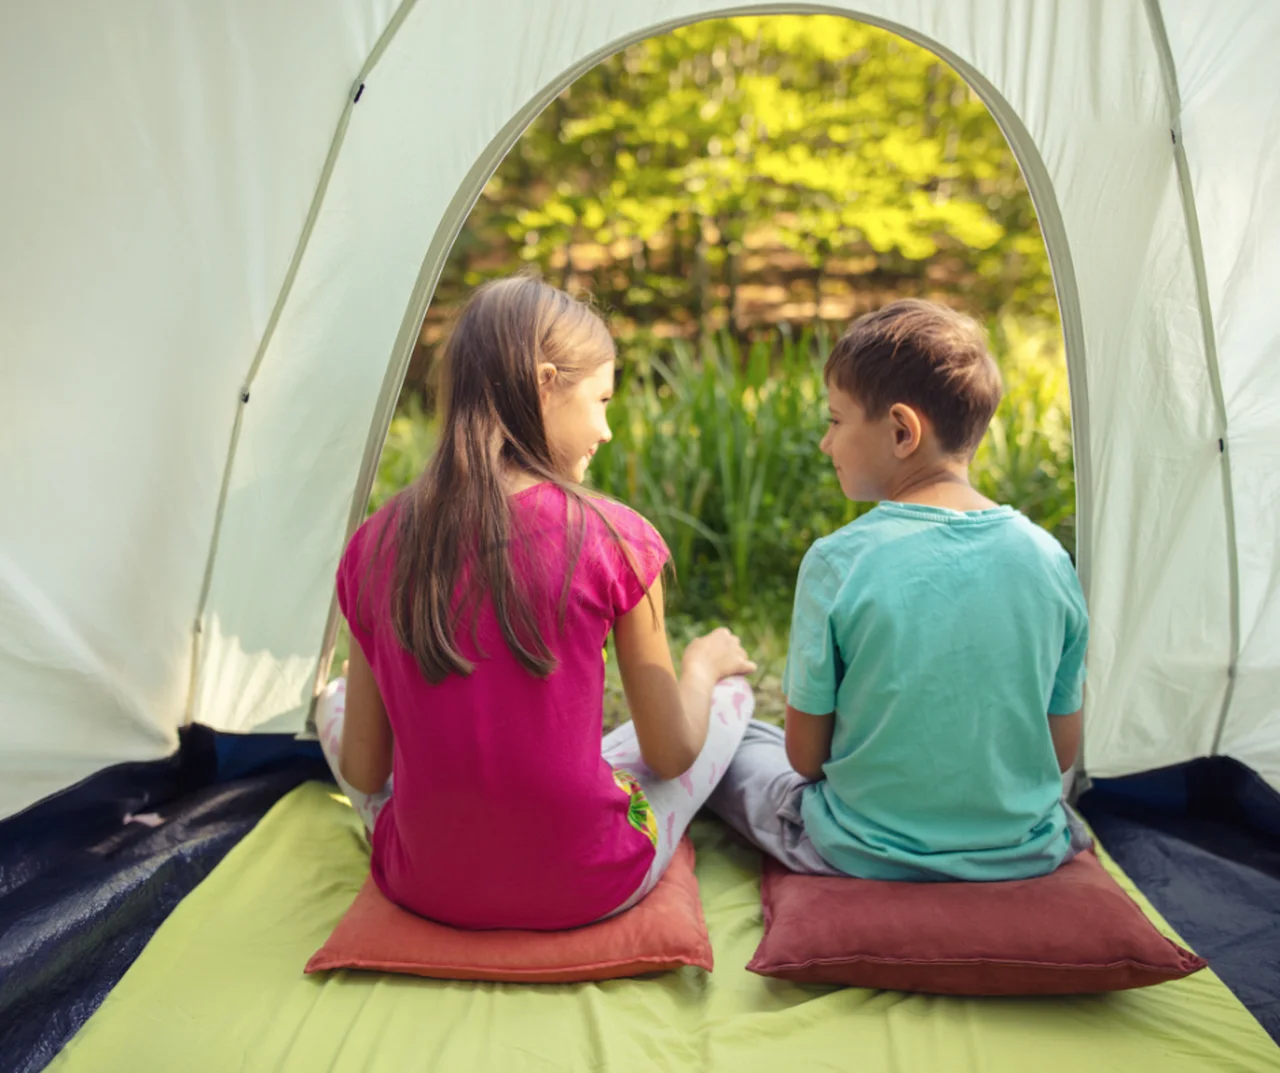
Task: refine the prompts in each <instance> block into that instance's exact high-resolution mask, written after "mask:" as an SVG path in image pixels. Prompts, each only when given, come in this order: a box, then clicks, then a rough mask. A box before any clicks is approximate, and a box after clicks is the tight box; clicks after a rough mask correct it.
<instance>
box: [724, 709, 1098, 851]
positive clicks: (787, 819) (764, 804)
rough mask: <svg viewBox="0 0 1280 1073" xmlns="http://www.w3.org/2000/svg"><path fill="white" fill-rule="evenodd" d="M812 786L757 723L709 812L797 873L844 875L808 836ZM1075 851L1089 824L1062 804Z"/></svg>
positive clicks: (773, 730)
mask: <svg viewBox="0 0 1280 1073" xmlns="http://www.w3.org/2000/svg"><path fill="white" fill-rule="evenodd" d="M808 785H809V781H808V780H807V779H806V778H805V777H804V776H803V775H798V774H796V772H795V771H794V770H793V769H792V767H791V763H790V761H788V760H787V744H786V735H785V734H783V732H782V730H781V729H780V728H779V727H776V726H771V725H770V724H768V723H761V722H758V721H756V720H754V719H753V720H752V721H751V723H750V724H749V725H748V726H747V730H746V733H745V734H744V735H743V738H742V744H741V745H740V746H738V753H737V755H736V756H735V757H734V758H733V763H732V764H731V765H729V770H728V771H727V772H726V773H725V775H724V777H723V778H722V779H721V780H720V783H719V785H718V786H717V787H716V789H715V791H714V792H713V793H712V794H711V796H710V797H709V798H708V799H707V808H709V809H710V810H711V811H712V812H714V813H715V814H716V815H717V816H719V817H720V818H721V819H722V820H724V822H725V823H727V824H728V825H729V826H730V827H732V828H733V829H734V830H735V831H737V832H738V833H739V834H740V835H742V836H743V838H745V839H746V840H747V841H748V842H750V843H751V844H752V845H753V846H755V847H756V848H757V849H759V850H762V851H763V852H765V853H767V854H769V856H771V857H774V858H776V859H777V860H778V861H780V862H781V863H782V864H784V865H786V866H787V867H788V868H789V869H791V871H793V872H801V873H803V874H805V875H815V876H838V875H843V873H842V872H840V871H839V870H838V869H835V868H833V867H832V866H831V865H829V864H828V863H827V862H826V861H824V860H823V859H822V856H821V855H820V854H819V853H818V851H817V849H816V848H815V847H814V845H813V843H812V842H811V841H809V836H808V835H807V834H805V831H804V821H803V820H802V819H801V816H800V800H801V797H802V796H803V794H804V788H805V787H806V786H808ZM1062 804H1063V808H1064V809H1065V810H1066V813H1067V826H1068V828H1069V829H1070V832H1071V848H1070V849H1069V850H1068V851H1067V856H1066V857H1065V858H1064V859H1063V863H1064V864H1065V863H1066V862H1067V861H1069V860H1071V858H1072V857H1074V856H1075V855H1076V854H1077V853H1080V852H1081V851H1082V850H1085V849H1088V848H1089V847H1090V846H1091V845H1093V839H1092V838H1091V837H1090V836H1089V830H1088V828H1087V827H1085V825H1084V821H1082V820H1081V819H1080V817H1079V816H1078V815H1076V811H1075V809H1073V808H1072V807H1071V806H1070V805H1068V804H1067V802H1066V800H1065V798H1064V799H1063V802H1062Z"/></svg>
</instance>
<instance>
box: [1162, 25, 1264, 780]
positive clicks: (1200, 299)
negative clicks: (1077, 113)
mask: <svg viewBox="0 0 1280 1073" xmlns="http://www.w3.org/2000/svg"><path fill="white" fill-rule="evenodd" d="M1145 5H1146V9H1147V21H1148V22H1149V23H1150V24H1151V36H1152V38H1153V40H1154V42H1155V47H1156V52H1157V54H1158V55H1159V57H1160V73H1161V75H1162V76H1163V78H1164V86H1165V94H1166V95H1167V97H1168V99H1169V113H1170V124H1169V134H1170V138H1171V140H1172V142H1173V159H1174V164H1175V166H1176V168H1177V172H1178V193H1179V195H1180V196H1181V199H1182V213H1183V217H1184V219H1185V221H1186V227H1187V244H1188V245H1189V246H1190V247H1191V262H1192V269H1193V271H1194V274H1195V281H1196V304H1197V306H1198V308H1199V311H1200V329H1201V334H1202V336H1203V342H1204V354H1205V360H1206V362H1207V363H1208V367H1209V383H1210V384H1211V385H1212V388H1213V402H1214V406H1215V408H1216V409H1217V415H1218V429H1219V433H1218V452H1219V457H1220V458H1221V461H1222V499H1223V508H1224V510H1225V512H1226V528H1227V576H1228V586H1229V599H1230V603H1229V606H1228V612H1227V613H1228V616H1229V622H1228V632H1229V642H1228V643H1229V646H1230V651H1231V656H1230V662H1229V663H1228V664H1227V681H1226V687H1225V689H1224V690H1223V695H1222V707H1221V709H1220V710H1219V712H1218V722H1217V726H1216V727H1215V728H1214V732H1213V744H1212V745H1211V746H1210V748H1209V755H1210V756H1216V755H1217V754H1218V752H1219V751H1220V750H1221V747H1222V734H1223V731H1224V730H1225V729H1226V725H1227V716H1228V715H1229V714H1230V711H1231V701H1232V698H1233V697H1234V695H1235V687H1236V665H1237V664H1238V663H1239V660H1240V632H1241V630H1240V549H1239V546H1238V544H1237V540H1236V509H1235V491H1234V486H1233V483H1232V477H1231V441H1230V437H1229V435H1228V425H1227V402H1226V395H1225V393H1224V392H1223V389H1222V369H1221V365H1220V363H1219V360H1218V340H1217V332H1215V331H1214V327H1213V306H1212V303H1211V302H1210V301H1209V279H1208V276H1207V275H1206V273H1205V265H1204V244H1203V241H1202V239H1201V235H1200V215H1199V213H1198V212H1197V210H1196V197H1195V189H1194V187H1193V186H1192V183H1191V167H1190V165H1189V164H1188V163H1187V153H1186V149H1185V148H1184V146H1183V144H1182V91H1181V89H1180V88H1179V86H1178V71H1177V67H1176V65H1175V64H1174V62H1173V50H1172V48H1171V47H1170V45H1169V35H1168V32H1167V31H1166V29H1165V24H1164V13H1163V12H1162V11H1161V10H1160V0H1145Z"/></svg>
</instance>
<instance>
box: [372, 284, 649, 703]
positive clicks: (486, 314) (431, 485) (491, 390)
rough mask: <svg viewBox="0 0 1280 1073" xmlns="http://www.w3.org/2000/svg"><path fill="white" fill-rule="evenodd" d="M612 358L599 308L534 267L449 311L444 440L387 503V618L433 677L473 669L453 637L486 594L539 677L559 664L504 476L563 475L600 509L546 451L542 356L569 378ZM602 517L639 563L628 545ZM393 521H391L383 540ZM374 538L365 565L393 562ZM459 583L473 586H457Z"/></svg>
mask: <svg viewBox="0 0 1280 1073" xmlns="http://www.w3.org/2000/svg"><path fill="white" fill-rule="evenodd" d="M613 357H614V349H613V341H612V339H611V338H610V337H609V332H608V329H607V328H606V327H605V325H604V322H603V321H602V320H601V319H600V318H599V317H598V316H596V314H595V313H594V312H592V310H591V309H589V308H588V307H587V306H586V305H585V304H583V303H582V302H579V301H577V300H575V299H574V298H572V297H570V296H569V295H568V294H565V293H564V292H563V291H560V290H557V289H556V288H554V287H552V286H550V285H548V284H546V283H543V282H541V281H539V280H537V279H533V278H530V277H515V278H510V279H503V280H496V281H494V282H492V283H487V284H485V285H484V286H482V287H480V288H479V289H477V290H476V292H475V293H474V294H473V295H472V297H471V299H470V300H469V301H468V302H467V304H466V306H465V307H464V308H463V310H462V312H461V314H460V316H459V317H458V319H457V321H456V322H455V324H454V326H453V329H452V331H451V332H450V334H449V338H448V340H447V342H446V343H445V346H444V350H443V353H442V355H441V361H442V367H441V380H440V392H439V399H440V403H439V407H440V442H439V444H438V446H437V448H436V451H435V454H434V455H433V456H432V458H431V461H430V463H429V464H428V465H427V468H426V469H425V470H423V472H422V474H421V475H420V476H419V477H418V478H417V479H416V480H415V481H414V482H413V484H411V485H410V486H409V487H408V488H406V489H405V490H404V491H403V492H401V493H400V494H399V496H397V497H396V500H395V501H394V506H393V511H394V524H395V562H394V578H393V583H392V587H391V608H390V610H391V618H392V622H393V624H394V626H395V631H396V637H397V639H398V640H399V642H400V644H401V645H402V646H403V647H404V648H405V649H406V650H407V651H408V652H410V653H411V654H412V655H413V657H414V659H415V660H416V661H417V664H418V666H419V668H420V669H421V671H422V673H423V675H424V676H425V677H426V679H427V680H428V681H429V682H433V683H435V682H440V681H443V680H444V679H445V678H446V677H447V676H448V675H450V674H460V675H468V674H470V673H471V672H472V670H474V664H473V663H472V662H471V661H470V660H468V659H467V658H466V657H465V656H464V655H463V654H462V652H461V651H460V650H459V647H458V644H457V637H458V635H459V631H460V630H461V629H470V631H471V634H472V637H473V638H474V637H475V630H476V621H477V615H478V611H479V607H480V604H481V601H482V599H483V598H484V596H486V595H487V596H489V597H490V598H491V599H492V602H493V609H494V612H495V615H496V618H497V622H498V625H499V627H500V629H501V631H502V637H503V640H504V641H505V642H506V645H507V647H508V648H509V649H510V650H511V653H512V654H513V655H514V656H515V657H516V659H517V660H519V662H520V663H521V664H522V665H523V666H524V667H525V668H526V669H528V670H529V671H531V672H532V673H534V674H536V675H538V676H539V677H545V676H547V675H549V674H550V673H551V672H552V671H553V670H554V669H555V667H556V659H555V655H554V653H553V652H552V650H551V648H550V646H549V645H548V644H547V641H546V639H545V638H544V637H543V636H542V633H541V630H540V629H539V625H538V616H537V614H536V612H535V609H534V607H533V605H532V602H531V601H530V599H529V595H528V593H527V591H526V590H525V587H524V586H522V585H521V584H519V583H518V582H517V579H516V576H515V573H514V571H513V570H512V562H511V549H510V532H509V530H510V515H509V508H508V505H507V496H508V488H507V484H506V481H505V479H504V473H505V472H507V471H510V470H514V471H523V472H524V473H527V474H528V475H529V476H531V477H533V478H534V479H535V480H540V481H546V482H548V483H550V484H554V485H556V486H558V487H559V488H561V489H562V490H563V491H564V492H565V493H566V495H567V496H568V499H569V505H570V506H571V507H573V506H575V505H576V507H577V508H578V509H577V515H578V518H579V520H582V519H583V511H585V510H586V509H592V510H595V511H596V513H597V514H600V512H599V510H598V508H596V507H595V505H594V504H592V503H591V502H590V500H589V499H588V497H587V496H586V495H585V494H584V493H583V492H582V490H581V489H580V488H579V487H578V486H577V485H575V484H573V483H572V482H571V481H568V480H566V479H565V478H564V476H563V474H562V473H561V472H560V471H559V470H558V469H557V466H556V460H555V459H553V458H552V455H551V450H550V448H549V446H548V443H547V435H546V429H545V427H544V425H543V420H542V403H541V399H540V396H539V389H538V365H539V364H541V363H543V362H549V363H550V364H551V365H553V366H555V368H556V382H557V383H558V384H560V385H563V386H565V387H568V386H572V385H573V384H574V383H576V382H578V381H579V380H580V379H581V378H582V377H583V376H584V375H586V374H588V373H590V372H591V371H592V370H594V369H595V368H597V367H598V366H599V365H600V364H601V363H602V362H605V361H612V360H613ZM600 517H601V518H602V519H603V520H604V521H605V524H606V527H607V528H608V529H609V531H610V533H611V535H612V536H613V538H614V539H615V540H618V541H619V543H620V545H621V546H622V547H623V551H624V554H626V556H627V559H628V562H630V563H631V564H632V568H633V569H634V559H633V558H632V556H631V554H630V552H629V550H628V549H627V548H626V546H625V543H623V542H622V541H621V540H620V538H619V537H618V534H617V532H616V530H615V529H614V527H613V526H612V524H610V523H609V522H608V519H607V518H604V516H603V515H602V514H600ZM391 524H392V523H391V521H390V520H389V521H388V522H387V523H386V524H385V525H384V526H383V529H382V537H385V536H386V535H387V533H388V530H390V529H391ZM576 529H577V534H576V535H577V546H576V547H575V548H574V549H573V551H572V554H571V557H570V560H569V564H568V573H567V575H566V577H565V579H564V587H563V592H562V602H561V614H562V616H563V613H564V607H565V602H564V601H565V600H567V597H568V592H569V584H570V582H571V580H572V576H573V570H574V568H575V566H576V563H577V558H578V554H579V553H580V551H581V545H582V537H583V531H584V527H583V526H581V525H579V526H577V527H576ZM378 543H379V551H378V552H377V553H375V554H374V555H373V556H372V557H371V559H370V570H372V569H373V568H374V565H375V563H376V564H379V565H381V564H382V563H384V562H385V557H384V556H383V555H382V554H381V543H382V540H381V538H380V539H379V542H378ZM642 580H643V579H642ZM460 581H461V582H464V583H465V584H464V585H463V588H462V590H461V592H460V590H459V582H460ZM366 588H367V586H366ZM459 596H460V597H461V598H459Z"/></svg>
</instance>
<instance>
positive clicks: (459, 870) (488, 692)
mask: <svg viewBox="0 0 1280 1073" xmlns="http://www.w3.org/2000/svg"><path fill="white" fill-rule="evenodd" d="M592 502H593V504H594V505H595V506H596V507H598V508H599V512H600V513H599V514H597V512H596V510H593V509H591V508H590V507H589V506H588V507H585V508H581V509H580V508H579V507H578V506H577V505H576V504H573V503H570V502H568V501H567V498H566V495H565V493H564V492H562V491H561V490H560V489H558V488H556V487H555V486H553V485H536V486H534V487H533V488H529V489H526V490H524V491H523V492H520V493H518V494H517V495H515V496H512V497H511V499H510V500H509V504H510V510H511V532H512V562H513V567H514V569H515V570H516V572H517V575H518V577H519V578H520V579H521V581H522V582H526V583H527V585H526V591H527V592H529V593H530V598H531V599H532V600H533V601H534V605H535V607H534V610H535V613H536V615H537V618H538V622H539V628H540V630H541V632H542V635H543V637H544V638H546V639H547V641H548V643H549V644H550V646H551V648H552V650H553V652H554V653H555V656H556V658H557V661H558V665H557V667H556V669H555V670H554V671H553V672H552V673H551V674H550V675H549V676H547V677H546V678H538V677H537V676H535V675H533V674H532V673H530V672H529V671H527V670H526V669H525V668H524V667H523V666H521V665H520V664H519V662H518V661H517V660H516V659H515V657H514V656H512V654H511V652H510V651H509V649H508V648H507V647H506V645H505V643H504V642H503V640H502V635H501V632H500V630H499V628H498V623H497V620H496V617H495V616H494V613H493V608H492V604H491V603H490V602H489V601H487V600H485V601H483V602H482V604H481V607H480V613H479V617H478V619H477V622H476V631H475V642H474V643H473V641H472V639H471V636H470V631H465V630H464V631H461V632H460V634H459V636H458V637H457V638H456V643H457V644H458V645H459V648H460V649H461V650H462V652H463V654H464V655H466V656H467V658H468V659H470V660H472V661H473V662H474V663H475V670H474V671H473V672H472V673H471V674H470V675H469V676H466V677H463V676H460V675H450V676H449V677H448V678H446V679H445V680H444V681H443V682H440V683H437V684H432V683H430V682H428V681H427V680H426V679H425V678H424V677H423V676H422V674H421V672H420V671H419V669H418V666H417V663H416V661H415V660H414V659H413V657H412V656H411V655H410V654H409V653H408V652H407V651H405V650H404V649H403V648H402V647H401V646H400V644H399V642H398V641H397V639H396V636H395V629H394V627H393V625H392V623H391V616H390V589H391V584H390V579H391V576H392V571H393V566H394V561H395V536H396V533H395V528H394V527H395V520H394V513H393V512H394V503H393V504H391V505H388V506H387V507H384V508H383V509H382V510H380V511H378V512H377V513H376V514H375V515H374V516H373V517H372V518H370V519H369V520H368V521H366V522H365V523H364V525H362V526H361V527H360V528H359V529H358V530H357V531H356V533H355V534H354V535H353V537H352V539H351V541H350V542H349V544H348V546H347V549H346V551H345V552H344V554H343V556H342V561H341V563H340V564H339V567H338V575H337V594H338V603H339V606H340V607H341V608H342V612H343V614H344V615H345V616H346V619H347V622H348V624H349V625H350V628H351V633H352V636H353V638H354V639H355V641H356V642H357V643H358V644H359V645H360V649H361V651H362V652H363V653H364V655H365V657H366V659H367V660H368V662H369V665H370V668H371V669H372V672H373V677H374V679H375V681H376V682H377V684H378V689H379V691H380V693H381V694H382V699H383V702H384V704H385V705H386V709H387V715H388V717H389V719H390V721H391V725H392V731H393V733H394V735H395V756H394V786H395V789H394V792H393V794H392V797H391V800H390V802H389V803H388V805H387V806H386V807H385V808H384V809H383V810H382V812H381V814H380V815H379V817H378V822H377V827H376V829H375V831H374V834H373V862H372V870H373V876H374V879H375V881H376V882H377V883H378V885H379V887H380V888H381V889H382V891H383V893H384V894H386V895H387V897H388V898H390V899H391V900H393V901H395V902H397V903H398V904H400V905H402V906H404V907H405V908H407V909H409V910H411V911H413V912H416V913H418V914H420V915H422V916H426V917H429V918H431V919H435V920H439V921H442V922H443V923H447V924H452V925H454V926H456V927H474V928H492V927H503V928H535V929H554V928H566V927H575V926H578V925H581V924H585V923H589V922H590V921H592V920H597V919H599V918H600V917H602V916H604V915H605V914H606V913H608V912H610V911H612V910H613V909H615V908H617V906H618V905H620V904H622V903H623V902H624V901H625V900H626V899H627V898H628V897H629V896H630V895H631V893H632V892H633V891H634V890H635V889H636V888H637V887H638V886H639V885H640V883H641V881H642V880H643V878H644V876H645V874H646V873H647V871H648V868H649V865H650V863H651V862H652V859H653V852H654V850H653V845H652V843H651V842H650V841H649V838H648V836H647V835H646V834H645V833H644V832H643V831H641V830H639V829H637V828H636V827H635V826H634V825H633V824H632V823H631V821H630V820H629V819H628V806H629V804H630V795H629V792H628V791H627V790H626V789H625V788H624V787H621V786H619V784H618V783H617V781H616V780H615V779H614V778H613V772H612V769H611V768H610V767H609V765H608V764H607V763H605V762H604V760H603V759H602V757H601V755H600V739H601V733H602V720H603V698H604V660H603V658H602V650H603V647H604V644H605V641H606V639H607V637H608V634H609V632H610V631H611V630H612V628H613V624H614V622H615V621H616V620H617V618H618V617H619V616H621V615H623V614H626V613H627V612H628V611H630V610H631V609H632V608H634V607H635V606H636V605H637V604H639V602H640V601H641V600H642V599H644V595H645V592H646V591H647V589H648V588H649V587H650V586H651V585H652V584H653V582H654V580H655V579H656V578H657V576H658V574H659V573H660V571H661V570H662V567H663V565H664V564H665V563H666V561H667V559H668V557H669V553H668V551H667V547H666V545H665V544H664V543H663V540H662V537H661V536H660V535H659V534H658V532H657V530H656V529H654V528H653V526H652V525H650V524H649V522H647V521H646V520H645V519H644V518H643V517H641V516H640V515H639V514H637V513H636V512H635V511H633V510H630V509H629V508H627V507H625V506H623V505H621V504H618V503H615V502H613V501H611V500H605V499H594V500H593V501H592ZM604 519H607V520H608V523H609V524H608V525H606V524H605V521H604ZM610 525H611V526H612V529H613V532H614V533H616V534H617V538H618V539H615V537H614V535H613V533H611V532H610V528H609V527H610ZM387 526H390V528H389V529H387V530H386V531H385V533H384V527H387ZM619 539H620V540H621V542H622V545H623V546H620V544H619ZM579 540H580V543H579ZM624 548H625V550H624ZM521 549H523V550H521ZM575 551H576V559H575V555H574V553H575ZM375 556H376V561H373V562H372V569H371V561H372V560H373V559H374V557H375ZM571 562H573V563H574V567H573V573H572V578H571V581H570V585H569V590H568V594H567V595H568V599H567V600H565V599H564V596H565V589H564V577H565V574H566V572H567V570H568V566H569V564H570V563H571ZM562 616H563V617H562Z"/></svg>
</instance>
